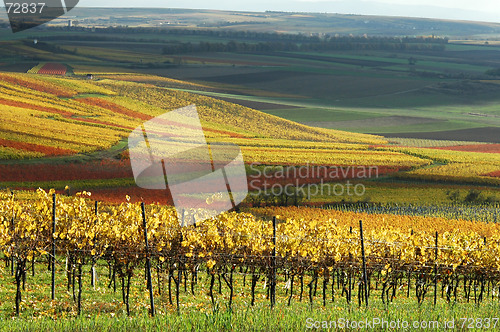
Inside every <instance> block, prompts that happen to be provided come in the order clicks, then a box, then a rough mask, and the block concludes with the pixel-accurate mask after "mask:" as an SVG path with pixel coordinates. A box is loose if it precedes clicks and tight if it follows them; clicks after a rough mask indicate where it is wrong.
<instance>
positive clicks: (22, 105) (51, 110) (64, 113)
mask: <svg viewBox="0 0 500 332" xmlns="http://www.w3.org/2000/svg"><path fill="white" fill-rule="evenodd" d="M0 104H3V105H8V106H14V107H19V108H25V109H32V110H37V111H42V112H48V113H55V114H60V115H62V116H63V117H64V118H67V119H71V118H72V117H73V113H71V112H67V111H63V110H58V109H56V108H52V107H43V106H39V105H33V104H28V103H23V102H20V101H14V100H8V99H2V98H0ZM74 119H75V120H78V121H82V122H88V123H96V124H101V125H105V126H109V127H116V128H122V129H127V130H133V129H134V128H132V127H127V126H121V125H118V124H114V123H111V122H105V121H99V120H96V119H89V118H74Z"/></svg>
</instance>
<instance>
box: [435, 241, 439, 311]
mask: <svg viewBox="0 0 500 332" xmlns="http://www.w3.org/2000/svg"><path fill="white" fill-rule="evenodd" d="M434 253H435V258H436V261H435V262H434V305H436V303H437V287H438V286H437V280H438V262H437V261H438V232H436V248H435V252H434Z"/></svg>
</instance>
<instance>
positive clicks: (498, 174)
mask: <svg viewBox="0 0 500 332" xmlns="http://www.w3.org/2000/svg"><path fill="white" fill-rule="evenodd" d="M484 176H491V177H493V178H500V171H494V172H491V173H488V174H485V175H484Z"/></svg>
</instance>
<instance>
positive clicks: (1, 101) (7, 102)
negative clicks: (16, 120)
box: [0, 98, 73, 118]
mask: <svg viewBox="0 0 500 332" xmlns="http://www.w3.org/2000/svg"><path fill="white" fill-rule="evenodd" d="M0 104H3V105H8V106H13V107H19V108H26V109H32V110H37V111H42V112H48V113H56V114H60V115H62V116H64V117H65V118H69V117H70V116H72V115H73V113H71V112H67V111H63V110H58V109H56V108H52V107H43V106H39V105H33V104H28V103H23V102H20V101H15V100H8V99H3V98H0Z"/></svg>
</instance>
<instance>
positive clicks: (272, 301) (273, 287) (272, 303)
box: [269, 217, 276, 309]
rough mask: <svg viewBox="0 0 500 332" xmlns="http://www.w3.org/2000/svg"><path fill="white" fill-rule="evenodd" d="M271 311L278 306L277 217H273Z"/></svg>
mask: <svg viewBox="0 0 500 332" xmlns="http://www.w3.org/2000/svg"><path fill="white" fill-rule="evenodd" d="M270 293H271V294H270V296H269V297H270V299H271V309H272V308H273V307H274V305H275V304H276V217H273V252H272V256H271V288H270Z"/></svg>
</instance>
